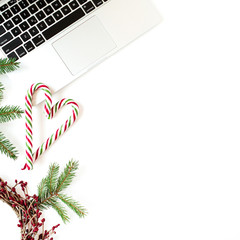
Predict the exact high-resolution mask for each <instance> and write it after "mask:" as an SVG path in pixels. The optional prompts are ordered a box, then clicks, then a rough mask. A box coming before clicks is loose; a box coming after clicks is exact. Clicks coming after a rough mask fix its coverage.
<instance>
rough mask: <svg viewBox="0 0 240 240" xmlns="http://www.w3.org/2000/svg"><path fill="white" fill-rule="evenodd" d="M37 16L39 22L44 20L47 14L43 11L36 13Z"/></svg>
mask: <svg viewBox="0 0 240 240" xmlns="http://www.w3.org/2000/svg"><path fill="white" fill-rule="evenodd" d="M35 16H36V17H37V19H38V20H39V21H41V20H42V19H44V18H45V17H46V15H45V13H44V12H43V11H40V12H38V13H36V15H35Z"/></svg>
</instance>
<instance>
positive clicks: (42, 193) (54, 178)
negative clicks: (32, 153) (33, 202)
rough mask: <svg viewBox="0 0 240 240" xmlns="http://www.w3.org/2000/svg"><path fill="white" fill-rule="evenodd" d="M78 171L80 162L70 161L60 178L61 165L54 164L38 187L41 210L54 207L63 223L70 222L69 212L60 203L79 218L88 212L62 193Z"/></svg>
mask: <svg viewBox="0 0 240 240" xmlns="http://www.w3.org/2000/svg"><path fill="white" fill-rule="evenodd" d="M77 170H78V162H77V161H73V160H70V161H69V162H68V163H67V165H66V167H65V168H64V170H63V171H62V173H61V174H60V176H59V165H58V164H57V163H53V164H51V165H50V167H49V170H48V175H47V176H46V177H45V178H43V179H42V181H41V182H40V184H39V185H38V200H39V201H38V207H39V209H40V210H43V209H48V208H49V207H52V208H53V209H55V210H56V211H57V213H58V214H59V216H60V217H61V218H62V220H63V222H64V223H66V222H68V221H69V220H70V218H69V216H68V215H67V211H66V210H65V208H64V207H63V206H61V204H60V203H59V201H61V202H63V203H64V204H65V205H66V206H68V207H69V208H70V209H72V210H73V211H74V212H75V213H76V214H77V215H78V216H79V217H84V216H86V214H87V212H86V209H85V208H84V207H82V206H81V205H80V204H79V203H78V202H77V201H75V200H73V199H72V197H69V196H66V195H65V194H64V193H62V191H63V190H65V189H66V188H67V187H68V186H69V185H70V184H71V183H72V180H73V178H74V177H75V175H76V171H77Z"/></svg>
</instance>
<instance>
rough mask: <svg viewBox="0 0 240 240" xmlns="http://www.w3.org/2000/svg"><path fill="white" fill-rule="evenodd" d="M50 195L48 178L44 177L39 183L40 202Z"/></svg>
mask: <svg viewBox="0 0 240 240" xmlns="http://www.w3.org/2000/svg"><path fill="white" fill-rule="evenodd" d="M48 196H49V193H48V189H47V178H43V179H42V181H41V182H40V184H39V185H38V198H39V201H40V202H43V201H44V199H46V198H47V197H48Z"/></svg>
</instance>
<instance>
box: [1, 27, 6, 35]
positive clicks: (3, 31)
mask: <svg viewBox="0 0 240 240" xmlns="http://www.w3.org/2000/svg"><path fill="white" fill-rule="evenodd" d="M5 32H6V30H5V28H4V27H3V26H0V36H1V35H3V34H4V33H5Z"/></svg>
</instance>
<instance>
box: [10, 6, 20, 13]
mask: <svg viewBox="0 0 240 240" xmlns="http://www.w3.org/2000/svg"><path fill="white" fill-rule="evenodd" d="M10 9H11V11H12V12H13V13H14V14H17V13H19V12H20V11H21V8H20V7H19V6H18V5H17V4H15V5H14V6H12V7H11V8H10Z"/></svg>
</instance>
